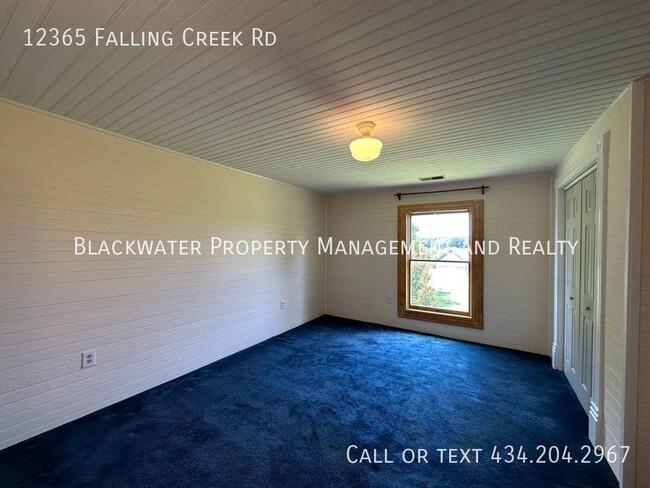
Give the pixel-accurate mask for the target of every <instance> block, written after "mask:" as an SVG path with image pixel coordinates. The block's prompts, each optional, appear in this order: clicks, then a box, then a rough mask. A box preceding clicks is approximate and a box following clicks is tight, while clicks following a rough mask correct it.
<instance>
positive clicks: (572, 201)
mask: <svg viewBox="0 0 650 488" xmlns="http://www.w3.org/2000/svg"><path fill="white" fill-rule="evenodd" d="M566 239H567V240H569V241H570V242H577V243H578V245H577V246H576V248H575V252H574V253H573V254H571V253H567V255H566V284H565V299H566V308H565V326H564V327H565V328H564V330H565V368H564V371H565V374H566V376H567V378H568V379H569V383H571V386H572V387H573V389H574V391H575V392H576V395H577V396H578V399H579V400H580V403H581V404H582V406H583V408H584V409H585V411H588V409H589V401H590V399H591V387H592V386H591V385H592V370H593V340H594V327H593V325H594V315H593V308H594V288H595V266H596V261H595V258H596V256H595V254H596V175H595V173H592V174H590V175H589V176H587V177H585V178H584V179H583V180H582V181H580V182H579V183H577V184H576V185H574V186H572V187H571V188H569V189H568V190H567V191H566Z"/></svg>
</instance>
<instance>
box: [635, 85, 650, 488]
mask: <svg viewBox="0 0 650 488" xmlns="http://www.w3.org/2000/svg"><path fill="white" fill-rule="evenodd" d="M644 104H645V113H644V121H643V129H644V135H643V138H644V141H643V227H642V228H643V237H642V239H643V241H642V265H641V300H640V301H641V308H640V314H639V316H640V317H639V318H640V320H639V329H640V330H639V332H640V333H639V377H638V405H637V408H638V410H637V411H638V416H637V438H636V447H637V453H636V456H637V458H636V486H638V487H642V488H650V79H648V80H646V81H645V97H644Z"/></svg>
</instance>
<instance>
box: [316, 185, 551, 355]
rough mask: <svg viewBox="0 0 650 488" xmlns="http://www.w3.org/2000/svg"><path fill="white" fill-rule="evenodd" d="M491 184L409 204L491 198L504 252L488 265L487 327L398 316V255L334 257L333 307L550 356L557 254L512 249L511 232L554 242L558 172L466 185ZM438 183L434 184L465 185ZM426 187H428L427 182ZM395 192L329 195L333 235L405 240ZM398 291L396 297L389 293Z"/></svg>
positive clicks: (488, 217) (488, 227) (492, 226)
mask: <svg viewBox="0 0 650 488" xmlns="http://www.w3.org/2000/svg"><path fill="white" fill-rule="evenodd" d="M474 183H476V184H479V185H480V184H481V183H485V184H487V185H489V186H490V189H489V190H487V192H486V193H485V195H484V196H481V195H480V193H479V192H474V193H472V192H467V193H461V194H459V193H442V194H437V195H436V194H434V195H421V196H409V197H405V199H404V200H402V202H401V204H412V203H424V202H434V201H453V200H471V199H477V198H483V199H484V200H485V239H486V240H491V239H493V240H496V241H498V242H499V243H500V244H501V252H500V253H499V254H497V255H493V256H486V257H485V263H484V275H485V283H484V300H485V303H484V317H485V323H484V328H483V330H474V329H469V328H464V327H457V326H452V325H441V324H433V323H430V322H422V321H418V320H408V319H402V318H398V317H397V305H396V303H397V300H396V292H397V258H396V257H395V256H385V257H380V256H360V257H356V256H341V255H339V256H328V261H327V278H328V279H327V282H328V288H327V312H328V313H329V314H332V315H338V316H343V317H349V318H354V319H358V320H366V321H369V322H375V323H379V324H384V325H390V326H395V327H402V328H407V329H413V330H418V331H423V332H428V333H433V334H438V335H442V336H447V337H454V338H459V339H466V340H470V341H475V342H481V343H486V344H493V345H497V346H503V347H509V348H513V349H520V350H525V351H532V352H537V353H541V354H549V347H550V346H549V330H550V329H549V320H550V315H549V289H550V288H549V286H550V282H549V280H550V275H549V269H550V268H549V266H550V258H549V257H547V256H540V255H537V256H517V255H512V256H511V255H510V254H509V252H508V240H509V238H510V236H515V237H519V238H521V239H530V240H542V241H547V240H548V239H549V235H550V226H551V220H550V219H551V216H550V195H551V193H550V183H551V180H550V177H549V176H546V175H542V176H529V177H517V178H499V179H490V180H487V179H486V180H481V181H478V182H469V183H463V184H462V185H461V186H475V184H474ZM458 187H459V185H458V184H456V185H451V186H450V185H445V184H442V185H436V186H435V187H431V188H433V189H443V188H458ZM421 189H422V190H424V189H425V188H421ZM399 204H400V202H398V201H397V199H396V198H395V197H394V196H393V195H392V192H386V191H382V192H368V193H355V194H341V195H330V196H328V205H327V212H328V219H327V228H328V234H329V235H331V236H332V237H333V238H334V239H341V240H345V241H347V240H350V239H352V240H358V239H361V240H365V239H369V240H371V241H373V242H374V241H376V240H379V239H384V240H391V239H393V240H394V239H397V206H398V205H399ZM389 296H390V297H391V299H390V301H391V303H387V302H388V298H387V297H389Z"/></svg>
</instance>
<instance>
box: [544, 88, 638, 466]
mask: <svg viewBox="0 0 650 488" xmlns="http://www.w3.org/2000/svg"><path fill="white" fill-rule="evenodd" d="M630 106H631V94H630V92H629V91H626V92H625V93H624V94H623V95H622V96H621V97H620V98H619V99H618V100H617V101H616V103H615V104H614V105H612V106H611V107H610V108H609V109H608V110H607V111H606V112H605V113H604V114H603V115H601V117H600V118H599V119H598V121H597V122H596V123H595V124H594V125H593V126H592V127H591V128H590V129H589V131H588V132H587V133H586V134H585V135H584V136H583V137H582V139H580V141H579V142H578V144H576V146H575V147H574V148H573V149H572V150H571V152H570V153H569V154H568V155H567V157H566V158H565V159H564V160H563V161H562V163H561V165H560V167H559V168H558V170H557V172H556V179H557V180H558V181H559V180H563V179H564V177H565V175H568V174H571V173H573V172H574V171H575V169H576V167H578V166H579V165H581V164H583V163H584V161H586V160H587V159H589V157H590V156H592V155H594V154H596V150H597V144H598V143H599V142H600V141H601V139H602V137H603V136H604V135H606V134H608V137H609V149H608V153H607V154H606V155H605V160H606V161H607V165H608V172H607V195H606V197H605V198H606V206H607V208H606V209H604V212H605V228H606V235H605V243H604V246H605V249H604V254H605V256H606V262H605V270H604V283H603V286H604V287H605V290H606V293H605V303H604V313H605V320H604V324H603V325H604V328H605V330H604V364H603V366H604V382H603V386H601V388H603V391H604V412H603V415H602V418H603V421H604V422H605V447H606V449H609V448H610V447H612V446H620V445H621V444H622V443H623V405H624V382H625V334H626V306H627V291H626V288H625V286H626V276H625V275H626V269H627V257H628V247H629V238H628V236H629V230H630V222H629V209H630ZM605 150H606V151H607V149H605ZM612 469H613V470H614V473H615V474H616V475H617V477H619V478H620V477H621V465H620V464H618V463H615V464H613V465H612Z"/></svg>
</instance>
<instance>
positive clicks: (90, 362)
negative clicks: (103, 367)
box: [81, 349, 97, 369]
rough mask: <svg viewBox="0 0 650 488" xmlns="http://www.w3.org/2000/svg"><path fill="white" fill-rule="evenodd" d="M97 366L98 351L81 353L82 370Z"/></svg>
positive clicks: (91, 350) (92, 350)
mask: <svg viewBox="0 0 650 488" xmlns="http://www.w3.org/2000/svg"><path fill="white" fill-rule="evenodd" d="M96 364H97V351H96V350H95V349H90V350H88V351H84V352H82V353H81V369H84V368H90V367H91V366H95V365H96Z"/></svg>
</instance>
